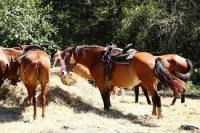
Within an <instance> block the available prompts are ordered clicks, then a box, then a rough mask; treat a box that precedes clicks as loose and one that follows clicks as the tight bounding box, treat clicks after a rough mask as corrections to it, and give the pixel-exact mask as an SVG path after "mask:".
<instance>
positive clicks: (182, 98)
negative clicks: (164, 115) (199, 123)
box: [181, 89, 185, 103]
mask: <svg viewBox="0 0 200 133" xmlns="http://www.w3.org/2000/svg"><path fill="white" fill-rule="evenodd" d="M181 103H185V89H184V91H183V94H182V95H181Z"/></svg>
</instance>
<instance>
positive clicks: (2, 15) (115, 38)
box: [0, 0, 200, 90]
mask: <svg viewBox="0 0 200 133" xmlns="http://www.w3.org/2000/svg"><path fill="white" fill-rule="evenodd" d="M111 42H113V43H115V44H116V45H117V46H118V47H124V46H125V45H127V44H128V43H133V44H134V47H135V49H137V50H139V51H146V52H150V53H152V54H154V55H159V54H168V53H175V54H178V55H181V56H183V57H185V58H188V59H190V60H192V62H193V64H194V68H195V70H194V74H193V77H192V78H191V80H192V83H193V84H194V85H197V86H196V87H197V88H200V87H198V85H200V69H198V68H200V59H199V58H200V1H199V0H1V1H0V44H1V46H5V47H12V46H16V45H17V44H22V43H26V44H33V43H34V44H39V45H41V46H43V47H44V48H45V49H46V50H47V51H48V52H49V53H50V54H51V55H53V54H54V53H55V51H56V50H57V49H63V48H64V47H66V46H69V45H80V44H98V45H102V46H105V45H107V44H109V43H111ZM199 90H200V89H199Z"/></svg>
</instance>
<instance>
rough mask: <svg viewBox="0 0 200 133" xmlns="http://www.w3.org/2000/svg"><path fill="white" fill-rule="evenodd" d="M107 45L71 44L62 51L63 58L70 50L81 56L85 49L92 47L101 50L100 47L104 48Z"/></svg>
mask: <svg viewBox="0 0 200 133" xmlns="http://www.w3.org/2000/svg"><path fill="white" fill-rule="evenodd" d="M104 48H105V47H103V46H99V45H79V46H70V47H68V48H66V49H65V50H64V51H63V52H62V53H61V58H62V59H63V58H64V54H65V53H66V52H69V51H75V54H77V55H79V56H81V55H83V53H84V50H87V49H90V50H91V49H92V50H99V49H104Z"/></svg>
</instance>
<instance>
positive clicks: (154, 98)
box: [151, 89, 162, 119]
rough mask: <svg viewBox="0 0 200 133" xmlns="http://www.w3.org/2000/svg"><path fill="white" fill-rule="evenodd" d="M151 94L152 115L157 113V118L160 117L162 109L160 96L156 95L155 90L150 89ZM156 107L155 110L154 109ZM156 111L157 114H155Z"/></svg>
mask: <svg viewBox="0 0 200 133" xmlns="http://www.w3.org/2000/svg"><path fill="white" fill-rule="evenodd" d="M151 96H152V101H153V111H152V115H157V116H158V119H159V118H161V117H162V109H161V99H160V96H159V95H158V93H157V91H156V90H154V89H153V90H152V92H151ZM156 109H157V110H156ZM157 111H158V114H157Z"/></svg>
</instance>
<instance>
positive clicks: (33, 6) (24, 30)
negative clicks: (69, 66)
mask: <svg viewBox="0 0 200 133" xmlns="http://www.w3.org/2000/svg"><path fill="white" fill-rule="evenodd" d="M38 4H39V1H36V0H29V1H27V0H2V1H1V2H0V7H1V8H0V43H1V44H2V45H3V46H15V45H16V44H19V43H26V44H31V43H34V44H40V45H42V46H44V47H45V48H47V49H48V50H53V49H54V48H57V46H56V45H55V42H54V41H53V37H54V36H55V35H56V28H55V27H54V26H53V25H52V24H51V23H49V22H48V20H49V19H50V17H51V15H49V14H47V13H48V10H49V7H48V6H47V7H46V8H39V7H38Z"/></svg>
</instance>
